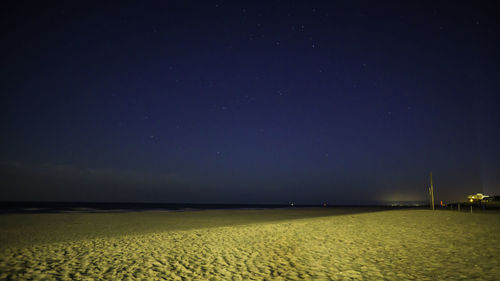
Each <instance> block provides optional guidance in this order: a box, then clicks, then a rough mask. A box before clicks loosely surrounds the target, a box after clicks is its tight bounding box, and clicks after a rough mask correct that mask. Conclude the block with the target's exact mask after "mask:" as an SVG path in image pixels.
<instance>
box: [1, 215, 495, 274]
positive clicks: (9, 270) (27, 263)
mask: <svg viewBox="0 0 500 281" xmlns="http://www.w3.org/2000/svg"><path fill="white" fill-rule="evenodd" d="M221 212H229V211H221ZM245 212H247V213H245ZM261 212H262V213H261V214H262V215H266V214H267V215H270V214H271V213H272V212H287V210H263V211H261ZM193 213H197V214H193V215H192V216H197V215H198V216H201V217H203V216H205V217H206V218H208V217H215V218H216V217H217V216H210V213H208V214H209V215H208V216H207V213H204V212H193ZM230 214H231V216H234V220H235V221H239V222H245V220H244V219H241V217H244V216H259V215H260V214H259V211H239V212H233V213H230ZM99 215H101V216H105V217H106V218H107V219H111V218H113V216H112V215H110V214H96V216H94V217H93V219H94V220H102V217H99ZM120 215H121V216H122V217H120V218H121V219H123V218H126V215H127V214H120ZM130 215H131V216H133V214H130ZM275 215H276V214H275ZM25 216H33V215H25ZM55 216H57V214H55ZM142 216H153V217H154V219H152V220H151V221H149V222H148V223H152V222H154V223H155V224H162V223H163V224H168V222H166V221H165V220H169V219H170V221H172V220H173V219H172V218H173V217H175V216H176V215H175V214H174V215H172V214H169V215H168V216H166V215H165V216H164V215H162V214H158V213H154V212H152V213H149V214H142ZM238 216H240V217H239V218H238ZM20 217H22V216H20ZM278 217H279V216H278ZM298 217H300V216H298ZM25 218H26V217H25ZM91 218H92V217H91ZM115 218H116V217H115ZM226 219H228V218H227V216H226ZM18 220H19V219H18ZM6 221H7V222H6ZM90 221H92V219H90ZM0 222H2V223H3V224H4V225H7V226H9V227H10V229H9V228H7V229H5V228H4V229H2V230H0V233H1V235H2V241H10V242H9V243H10V245H2V247H1V249H0V279H2V280H5V279H6V280H9V279H10V280H74V279H77V280H383V279H387V280H412V279H413V280H460V279H462V280H473V279H477V280H498V276H500V215H498V214H472V215H471V214H467V213H457V212H451V211H435V212H432V211H427V210H397V211H383V212H367V213H351V214H343V215H342V214H340V215H335V216H321V217H308V218H300V219H286V220H271V221H258V222H254V223H240V224H230V223H228V221H226V225H220V224H217V223H215V222H212V223H207V222H206V221H205V223H206V224H203V223H201V222H200V223H199V224H201V225H203V227H197V226H196V225H193V226H192V227H189V228H188V227H186V228H177V229H175V227H172V228H173V230H166V229H162V230H161V231H147V232H137V231H135V232H134V233H133V234H127V233H118V232H113V235H104V234H103V235H100V236H102V237H92V238H85V237H86V236H82V235H71V233H69V234H66V235H67V237H76V238H74V239H68V238H64V239H63V238H61V239H59V240H60V241H59V242H53V241H57V239H54V238H53V239H49V238H44V239H45V240H44V239H38V240H37V239H31V240H30V241H32V242H31V244H29V245H27V244H25V243H22V241H17V242H16V241H15V238H13V237H11V236H12V235H14V234H15V233H16V231H19V229H13V228H14V226H15V225H16V224H13V223H10V224H9V223H8V219H6V218H2V219H0ZM213 224H215V226H212V227H211V226H210V225H213ZM19 225H21V224H19ZM110 225H117V223H116V221H115V222H113V223H110ZM160 229H161V228H160ZM150 230H151V229H150ZM153 230H154V229H153ZM156 230H158V229H156ZM66 231H67V232H71V231H72V228H71V227H68V229H67V230H66ZM45 234H46V232H45ZM30 235H35V236H36V232H33V233H31V234H30ZM14 236H15V235H14ZM63 236H64V235H63ZM19 237H20V238H19V239H24V240H25V239H26V238H23V236H22V235H19ZM65 237H66V236H65ZM82 237H83V238H82ZM9 239H10V240H9ZM33 241H34V242H33ZM44 241H45V242H44ZM47 241H48V242H47Z"/></svg>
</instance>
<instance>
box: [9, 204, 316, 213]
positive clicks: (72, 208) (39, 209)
mask: <svg viewBox="0 0 500 281" xmlns="http://www.w3.org/2000/svg"><path fill="white" fill-rule="evenodd" d="M320 206H321V205H300V206H294V207H320ZM289 207H292V206H291V205H289V204H286V205H285V204H196V203H114V202H112V203H111V202H0V213H58V212H89V213H90V212H120V211H152V210H165V211H188V210H215V209H269V208H289Z"/></svg>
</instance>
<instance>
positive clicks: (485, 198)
mask: <svg viewBox="0 0 500 281" xmlns="http://www.w3.org/2000/svg"><path fill="white" fill-rule="evenodd" d="M490 198H491V197H490V196H488V195H484V194H482V193H477V194H475V195H469V196H467V199H468V201H469V202H471V203H473V202H483V201H485V202H489V201H488V200H489V199H490Z"/></svg>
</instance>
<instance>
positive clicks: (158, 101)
mask: <svg viewBox="0 0 500 281" xmlns="http://www.w3.org/2000/svg"><path fill="white" fill-rule="evenodd" d="M408 2H409V1H408ZM498 18H499V9H497V7H495V5H494V2H493V1H490V2H483V1H474V2H472V1H467V3H465V4H460V3H458V2H455V1H449V2H446V1H428V2H419V3H413V2H412V3H407V1H394V2H387V1H338V2H335V1H321V2H314V1H262V2H259V1H248V2H240V1H227V2H226V1H158V2H154V1H148V3H139V2H134V1H119V2H117V3H115V4H109V3H108V4H103V3H102V1H100V2H95V3H91V2H88V1H69V2H67V1H66V2H50V3H40V2H39V1H34V2H26V1H14V2H13V3H10V5H6V6H4V7H3V8H2V16H1V22H2V46H1V47H0V48H1V57H2V59H1V64H2V67H1V70H0V71H1V79H2V81H1V83H0V90H1V93H2V103H1V105H0V107H1V114H2V119H1V123H0V125H1V131H2V137H1V146H0V183H1V191H0V198H1V199H2V200H42V201H46V200H51V201H66V200H70V201H155V202H197V203H287V202H290V201H294V202H297V203H314V204H315V203H320V202H324V201H327V202H331V203H334V204H353V203H360V204H366V203H373V202H382V201H383V202H386V201H400V200H405V201H408V200H426V195H427V183H428V177H429V176H428V174H429V172H430V171H433V173H434V179H435V190H436V195H437V199H438V200H444V201H457V200H464V199H465V196H466V195H468V194H471V193H476V192H484V193H487V194H490V195H500V132H499V127H500V126H499V124H500V113H499V110H498V107H499V105H500V103H499V98H498V96H497V95H498V93H499V89H500V77H499V76H500V75H499V71H498V65H499V63H500V55H499V53H498V50H500V44H499V36H500V23H499V20H498Z"/></svg>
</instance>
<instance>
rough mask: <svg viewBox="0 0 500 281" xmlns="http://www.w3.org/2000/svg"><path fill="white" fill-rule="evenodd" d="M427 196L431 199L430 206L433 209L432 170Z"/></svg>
mask: <svg viewBox="0 0 500 281" xmlns="http://www.w3.org/2000/svg"><path fill="white" fill-rule="evenodd" d="M429 196H430V199H431V208H432V210H433V211H434V185H433V184H432V172H431V187H429Z"/></svg>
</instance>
